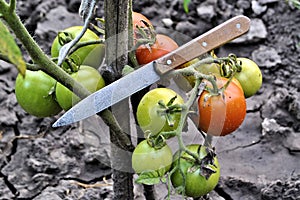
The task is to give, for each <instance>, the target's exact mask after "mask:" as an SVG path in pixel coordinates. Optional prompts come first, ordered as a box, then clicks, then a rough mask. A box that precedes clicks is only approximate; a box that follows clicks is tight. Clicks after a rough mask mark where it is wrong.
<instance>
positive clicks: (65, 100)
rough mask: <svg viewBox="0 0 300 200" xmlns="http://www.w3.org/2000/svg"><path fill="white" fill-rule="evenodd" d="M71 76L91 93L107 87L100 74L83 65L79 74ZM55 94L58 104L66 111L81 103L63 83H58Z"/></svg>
mask: <svg viewBox="0 0 300 200" xmlns="http://www.w3.org/2000/svg"><path fill="white" fill-rule="evenodd" d="M71 76H72V77H73V78H74V79H75V80H76V81H78V82H79V83H81V84H82V85H83V86H84V87H85V88H86V89H88V90H89V91H90V92H95V91H97V90H99V89H100V88H102V87H104V86H105V82H104V79H103V78H102V76H101V75H100V73H99V72H98V71H97V70H96V69H94V68H92V67H90V66H86V65H81V66H80V68H79V70H78V72H75V73H73V74H72V75H71ZM55 94H56V99H57V102H58V103H59V105H60V106H61V107H62V108H63V109H64V110H69V109H70V108H71V107H72V106H73V105H75V104H76V103H78V102H79V101H80V98H79V97H78V96H76V95H75V94H74V93H73V92H71V91H70V90H69V89H68V88H66V87H65V86H63V85H62V84H61V83H57V85H56V90H55Z"/></svg>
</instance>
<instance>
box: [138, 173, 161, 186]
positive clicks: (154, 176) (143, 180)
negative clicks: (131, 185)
mask: <svg viewBox="0 0 300 200" xmlns="http://www.w3.org/2000/svg"><path fill="white" fill-rule="evenodd" d="M161 178H162V177H161V176H160V175H159V173H158V172H157V171H146V172H142V173H141V174H140V175H139V177H138V178H137V179H136V180H135V182H136V183H139V184H145V185H155V184H158V183H160V181H161ZM164 181H165V180H164Z"/></svg>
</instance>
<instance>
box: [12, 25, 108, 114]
mask: <svg viewBox="0 0 300 200" xmlns="http://www.w3.org/2000/svg"><path fill="white" fill-rule="evenodd" d="M82 28H83V27H81V26H73V27H69V28H67V29H65V30H63V31H62V32H60V33H59V34H58V35H57V37H56V38H55V39H54V41H53V43H52V47H51V56H52V57H53V59H54V60H56V59H57V56H58V55H59V51H60V49H61V48H62V46H63V45H64V44H66V43H68V42H70V41H71V40H73V39H74V38H75V37H76V36H77V35H78V34H79V33H80V31H81V30H82ZM99 40H100V38H99V37H98V36H97V35H96V34H95V33H94V32H92V31H91V30H89V29H88V30H87V31H86V33H85V34H84V35H83V37H82V38H81V39H80V41H79V42H87V43H91V44H88V45H86V46H82V47H80V48H78V49H77V50H75V51H74V52H73V53H71V54H70V55H69V56H68V57H67V60H68V61H66V62H64V63H63V65H62V67H63V69H65V70H66V71H67V72H68V73H71V76H72V77H73V78H74V79H75V80H76V81H78V82H79V83H80V84H82V85H83V86H84V87H85V88H86V89H87V90H89V91H90V92H95V91H96V90H99V89H100V88H102V87H104V86H105V82H104V79H103V78H102V76H101V75H100V73H99V71H98V70H97V68H98V67H99V66H100V65H101V63H102V62H103V59H104V45H103V44H100V43H95V44H92V43H93V42H95V41H99ZM15 94H16V98H17V101H18V103H19V105H20V106H21V107H22V108H23V109H24V110H25V111H26V112H28V113H29V114H31V115H34V116H36V117H49V116H53V115H56V114H58V113H59V112H60V111H62V109H63V110H68V109H70V108H71V107H72V106H73V105H74V104H76V103H77V102H78V101H79V100H80V99H79V97H77V96H76V95H75V94H73V92H71V91H70V90H69V89H67V88H66V87H64V86H63V85H62V84H61V83H58V82H57V81H56V80H55V79H53V78H52V77H50V76H49V75H47V74H46V73H44V72H43V71H30V70H27V71H26V75H25V77H23V76H22V75H20V74H19V75H18V77H17V79H16V84H15Z"/></svg>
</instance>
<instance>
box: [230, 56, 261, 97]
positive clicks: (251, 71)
mask: <svg viewBox="0 0 300 200" xmlns="http://www.w3.org/2000/svg"><path fill="white" fill-rule="evenodd" d="M237 60H238V61H240V62H241V63H242V71H240V72H237V73H236V74H235V75H234V77H235V78H236V79H237V80H238V81H239V82H240V84H241V86H242V88H243V90H244V94H245V97H246V98H247V97H251V96H253V95H254V94H255V93H256V92H257V91H258V90H259V89H260V87H261V85H262V74H261V71H260V69H259V67H258V66H257V64H256V63H255V62H254V61H252V60H250V59H249V58H237Z"/></svg>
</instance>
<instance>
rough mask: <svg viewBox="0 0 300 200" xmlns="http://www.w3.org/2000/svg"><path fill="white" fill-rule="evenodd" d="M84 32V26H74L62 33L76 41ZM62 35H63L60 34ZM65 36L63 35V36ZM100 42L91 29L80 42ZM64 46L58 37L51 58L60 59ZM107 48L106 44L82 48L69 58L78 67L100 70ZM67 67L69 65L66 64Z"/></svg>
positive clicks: (54, 42) (53, 45)
mask: <svg viewBox="0 0 300 200" xmlns="http://www.w3.org/2000/svg"><path fill="white" fill-rule="evenodd" d="M81 30H82V26H72V27H69V28H67V29H65V30H63V31H62V32H64V33H67V34H68V36H69V37H70V38H71V39H74V38H75V37H76V36H77V35H78V34H79V33H80V32H81ZM60 34H62V33H60ZM62 36H63V34H62ZM95 40H100V38H99V37H98V36H97V35H96V34H95V33H94V32H93V31H91V30H90V29H87V31H86V32H85V34H84V35H83V36H82V38H81V39H80V40H79V42H87V41H95ZM61 47H62V45H61V44H60V42H59V37H58V36H56V38H55V39H54V41H53V43H52V46H51V56H52V57H58V55H59V51H60V49H61ZM104 54H105V46H104V44H93V45H87V46H83V47H80V48H79V49H77V50H76V51H75V52H74V53H72V54H71V55H70V56H69V58H70V59H72V60H73V61H74V62H75V64H76V65H78V66H79V65H88V66H91V67H93V68H95V69H98V68H99V67H100V66H101V64H102V62H103V59H104ZM63 65H64V66H66V67H67V64H66V63H64V64H63Z"/></svg>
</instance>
